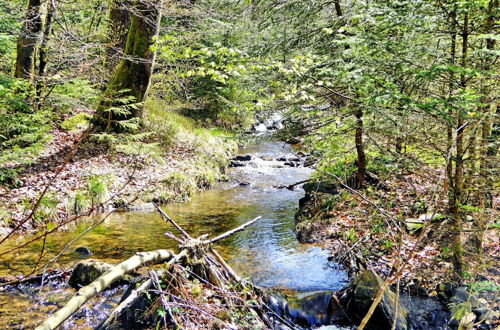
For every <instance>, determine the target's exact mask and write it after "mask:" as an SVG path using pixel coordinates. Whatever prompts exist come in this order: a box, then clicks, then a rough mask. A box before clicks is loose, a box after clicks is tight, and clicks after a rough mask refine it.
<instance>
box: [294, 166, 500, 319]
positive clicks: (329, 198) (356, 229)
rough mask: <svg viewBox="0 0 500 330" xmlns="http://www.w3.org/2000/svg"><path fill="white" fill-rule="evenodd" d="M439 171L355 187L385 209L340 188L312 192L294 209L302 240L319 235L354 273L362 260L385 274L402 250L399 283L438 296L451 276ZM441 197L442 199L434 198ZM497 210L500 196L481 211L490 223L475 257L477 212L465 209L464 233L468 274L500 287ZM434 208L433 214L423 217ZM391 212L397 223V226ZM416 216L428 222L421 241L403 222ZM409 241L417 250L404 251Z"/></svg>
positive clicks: (428, 170)
mask: <svg viewBox="0 0 500 330" xmlns="http://www.w3.org/2000/svg"><path fill="white" fill-rule="evenodd" d="M442 176H443V173H442V172H441V171H439V170H436V169H433V168H430V167H422V168H420V169H419V170H418V171H417V172H413V173H406V174H400V175H391V176H388V177H387V178H384V179H383V189H375V188H373V187H368V188H366V189H364V190H363V191H362V192H361V193H362V194H363V195H364V196H365V197H366V198H367V199H368V200H370V201H372V202H374V203H375V204H376V205H377V206H378V207H379V208H381V209H383V211H385V212H386V214H387V215H389V216H387V215H382V214H381V213H380V211H379V210H377V209H376V208H375V207H374V206H373V205H372V204H371V203H369V202H367V201H365V200H363V199H362V198H360V197H359V196H358V195H356V194H353V193H352V192H349V191H348V190H346V189H344V190H340V193H338V194H327V193H319V192H316V193H315V192H313V193H312V194H311V196H312V197H311V199H310V200H309V201H307V202H306V203H305V206H303V207H302V208H301V209H300V211H299V213H298V217H297V221H298V222H297V226H296V230H297V233H298V236H299V238H300V239H301V240H302V241H309V242H317V243H319V244H320V245H322V246H324V247H325V248H327V249H329V250H330V251H331V256H332V257H331V258H332V260H335V261H337V262H340V263H342V264H344V265H346V267H347V268H348V269H349V270H351V271H354V272H355V271H356V270H357V269H358V268H359V265H362V266H363V267H367V268H370V269H373V270H375V271H377V272H378V273H380V274H384V275H387V274H389V272H390V270H391V269H392V267H393V264H394V261H395V260H396V258H399V257H402V259H403V260H408V265H407V267H406V268H405V270H404V272H403V274H402V277H401V284H402V286H404V287H405V288H406V289H408V290H412V289H414V290H412V291H413V292H419V293H423V294H427V295H430V296H433V295H437V294H438V292H439V285H440V284H446V283H449V282H450V281H451V274H452V273H453V272H452V263H451V253H452V251H451V248H450V247H451V237H450V235H449V226H451V219H449V218H447V217H446V216H443V215H442V214H445V207H446V203H447V201H446V199H445V198H440V196H435V195H434V190H435V187H436V185H437V183H438V182H437V180H438V179H439V178H440V177H442ZM436 197H438V198H436ZM440 199H441V202H438V203H434V201H435V200H440ZM436 204H437V205H436ZM434 205H435V206H434ZM499 210H500V199H499V198H498V196H496V197H495V198H494V199H493V207H492V208H489V209H487V210H485V214H484V218H485V219H489V223H488V230H486V233H485V236H484V245H483V246H484V253H483V254H482V255H481V256H479V255H478V254H477V253H476V252H475V251H474V249H473V235H471V234H472V233H474V232H476V231H475V229H476V228H477V225H476V223H475V222H474V219H477V217H479V216H481V212H466V213H467V215H466V216H465V219H464V233H463V246H464V250H465V251H464V260H465V263H466V273H467V274H466V275H467V276H466V277H467V278H468V279H469V280H468V282H469V283H475V286H476V288H492V287H493V289H494V290H495V291H497V290H498V284H499V283H500V271H499V270H498V264H499V261H500V244H499V241H498V230H499V229H498V224H496V223H495V219H499V215H500V212H499ZM433 213H435V214H434V218H433V219H432V220H427V219H429V218H431V215H432V214H433ZM390 218H392V219H394V220H395V221H394V222H396V223H397V224H398V225H399V227H400V228H401V230H397V228H396V227H395V225H394V224H393V222H392V220H391V219H390ZM419 218H420V220H417V219H419ZM424 218H426V219H424ZM422 219H424V220H423V221H421V220H422ZM414 221H415V222H417V223H419V224H420V223H422V222H427V221H429V223H428V225H426V227H424V228H427V229H426V232H425V235H424V236H423V237H422V238H421V240H420V241H419V239H420V238H419V236H420V235H419V234H420V233H421V230H422V229H417V230H412V231H410V230H408V228H406V223H408V225H410V226H411V225H413V222H414ZM387 228H390V229H387ZM415 244H418V245H417V249H416V253H415V255H414V257H413V258H409V256H410V253H411V251H412V249H413V247H414V246H415ZM495 287H496V289H495ZM441 288H442V286H441ZM498 307H499V306H496V310H497V312H498ZM498 316H500V315H498ZM498 316H497V317H498Z"/></svg>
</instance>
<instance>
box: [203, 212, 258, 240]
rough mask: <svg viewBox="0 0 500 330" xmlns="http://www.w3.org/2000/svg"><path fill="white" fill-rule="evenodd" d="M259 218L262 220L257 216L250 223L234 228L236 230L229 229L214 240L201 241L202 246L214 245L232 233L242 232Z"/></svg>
mask: <svg viewBox="0 0 500 330" xmlns="http://www.w3.org/2000/svg"><path fill="white" fill-rule="evenodd" d="M260 218H262V217H261V216H258V217H257V218H255V219H253V220H250V221H248V222H247V223H244V224H242V225H241V226H239V227H236V228H234V229H231V230H230V231H227V232H225V233H224V234H221V235H219V236H217V237H214V238H212V239H209V240H206V241H203V242H202V244H213V243H215V242H218V241H220V240H222V239H224V238H226V237H228V236H231V235H232V234H234V233H237V232H239V231H242V230H243V229H245V228H246V227H248V226H250V225H252V224H254V223H255V222H256V221H257V220H259V219H260Z"/></svg>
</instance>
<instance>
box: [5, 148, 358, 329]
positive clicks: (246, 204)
mask: <svg viewBox="0 0 500 330" xmlns="http://www.w3.org/2000/svg"><path fill="white" fill-rule="evenodd" d="M240 155H245V156H246V158H247V159H248V158H250V160H246V159H245V160H244V161H242V162H240V163H239V164H240V165H244V166H237V167H231V168H230V169H229V171H228V176H229V178H230V180H229V181H228V182H223V183H220V184H218V185H216V186H215V187H214V188H213V189H211V190H209V191H203V192H199V193H197V194H196V195H195V196H194V197H193V198H191V199H190V200H189V201H188V202H186V203H176V204H170V205H167V206H164V207H163V209H164V210H165V212H166V213H167V214H168V215H169V216H170V217H172V218H173V219H175V220H176V221H177V222H178V223H179V224H180V225H181V226H182V227H183V228H184V229H186V230H187V231H188V232H189V233H191V234H192V235H194V236H197V235H201V234H205V233H207V234H210V236H213V235H215V234H219V233H222V232H225V231H227V230H229V229H231V228H234V227H236V226H238V225H240V224H242V223H244V222H246V221H248V220H250V219H252V218H254V217H256V216H262V219H261V220H259V221H257V223H255V224H254V225H253V226H251V227H249V228H248V229H247V230H245V231H243V232H240V233H238V234H237V235H233V236H231V237H229V238H228V239H226V240H224V241H222V242H221V243H220V244H218V245H217V250H218V251H219V252H220V253H221V254H222V256H223V257H224V258H225V259H226V260H227V261H228V262H229V264H230V265H231V266H233V268H234V269H235V270H236V271H238V272H239V273H240V274H242V275H244V276H247V277H249V278H251V279H252V280H253V281H254V283H255V284H257V285H258V286H261V287H265V288H276V289H278V291H280V290H281V292H286V295H287V296H288V298H287V299H288V301H289V302H288V307H287V310H288V311H289V313H290V314H291V315H292V316H293V318H295V319H296V321H297V322H299V323H301V324H307V323H308V324H309V325H310V326H311V325H320V324H322V323H324V321H325V317H326V316H325V315H326V313H325V311H324V310H322V308H323V309H325V308H326V305H327V304H328V302H324V303H323V306H322V304H321V303H319V305H318V301H322V300H324V298H325V297H331V294H330V291H331V290H338V289H341V288H342V287H343V286H345V284H346V283H347V280H348V277H347V273H346V272H345V271H344V270H342V269H341V268H339V266H337V265H335V264H331V263H329V262H328V260H327V257H328V252H327V251H326V250H323V249H322V248H320V247H318V246H314V245H310V244H302V243H299V242H298V241H297V239H296V236H295V233H294V231H293V228H294V214H295V212H296V210H297V207H298V200H299V199H300V198H301V197H302V195H303V190H302V189H300V188H296V189H295V190H288V189H279V188H277V187H279V186H286V185H290V184H293V183H296V182H298V181H301V180H305V179H308V178H309V177H310V175H311V174H312V170H310V169H309V168H306V167H303V166H302V165H301V164H300V163H297V164H298V165H297V164H294V166H293V167H292V166H290V165H285V163H286V162H287V160H285V159H292V158H296V156H295V155H294V150H293V149H292V147H291V146H289V145H286V144H284V143H282V142H275V141H270V140H262V141H260V142H257V143H254V144H251V145H249V146H247V147H244V148H242V149H241V150H240ZM248 156H250V157H248ZM86 227H87V226H86V225H85V224H84V223H81V224H79V225H77V226H76V228H75V229H74V230H70V231H65V232H59V233H55V234H53V235H51V236H50V237H48V238H47V242H46V249H47V251H48V255H47V256H46V258H49V257H50V256H54V255H55V254H56V253H58V252H59V251H60V249H61V248H62V247H63V246H64V245H65V244H67V242H69V241H71V240H72V239H74V238H75V237H77V236H78V235H79V234H81V233H82V232H83V231H84V230H85V229H86ZM168 231H172V232H174V233H175V229H174V228H173V227H172V226H171V225H169V224H167V223H165V221H164V220H163V219H162V218H161V217H160V215H159V214H158V213H156V212H149V213H148V212H126V213H115V214H113V215H112V216H111V217H109V218H108V219H107V220H106V221H105V222H104V223H103V224H101V225H99V226H98V227H96V228H95V229H94V230H92V231H91V232H89V233H88V234H87V235H86V236H84V237H83V238H82V239H80V240H79V241H78V242H77V243H75V244H74V245H73V246H72V247H71V248H70V249H68V250H69V251H68V252H67V253H64V254H63V255H62V257H61V258H60V259H59V266H61V267H67V266H68V265H71V264H73V263H75V262H77V261H79V260H81V258H82V256H81V255H79V254H78V253H75V252H74V250H75V249H76V248H77V247H87V248H88V249H90V251H91V252H92V256H91V257H92V258H95V259H98V260H102V261H106V262H111V263H118V262H119V261H122V260H124V259H126V258H128V257H130V256H132V255H133V254H134V253H135V252H137V251H149V250H155V249H160V248H170V249H176V243H175V242H174V241H172V240H171V239H169V238H168V237H166V236H165V234H164V233H165V232H168ZM13 243H19V242H13ZM41 244H42V243H41V242H37V243H36V244H31V245H30V246H29V247H27V248H25V249H23V250H20V251H18V252H17V253H16V254H11V255H10V257H8V258H5V259H4V258H3V259H2V260H1V261H0V275H6V274H11V275H15V274H21V273H27V272H29V271H30V270H31V267H33V266H34V264H35V263H36V261H37V259H38V251H39V250H40V248H41ZM8 248H9V246H2V249H8ZM54 268H57V267H56V266H54ZM122 290H123V288H120V287H118V288H115V289H113V290H109V291H108V292H107V293H105V294H104V295H102V296H101V297H99V298H96V300H99V301H95V302H94V305H93V307H86V308H84V309H82V310H81V311H80V312H79V313H78V314H77V316H76V319H75V317H73V318H72V319H71V320H69V321H68V322H66V323H65V327H67V328H71V327H74V326H75V325H79V327H93V326H94V325H95V324H93V323H92V322H98V320H99V319H103V318H105V316H106V314H107V313H108V312H109V311H110V310H111V309H112V308H113V307H114V306H116V304H117V302H118V301H119V299H120V295H121V292H122ZM73 293H74V291H73V290H72V289H68V288H67V287H65V285H64V283H60V282H54V283H51V284H49V285H46V286H45V287H43V288H41V289H39V288H36V287H33V286H29V285H26V286H18V287H17V288H16V289H11V290H7V292H4V293H2V294H1V295H0V314H1V315H0V327H1V328H4V327H9V328H12V327H14V328H18V327H22V326H25V327H32V326H33V325H35V324H38V323H40V322H41V321H42V320H43V319H44V318H45V317H46V316H47V314H48V313H50V312H51V311H54V310H55V309H57V308H59V307H61V306H63V305H64V303H65V302H66V301H67V300H68V299H69V297H70V296H71V295H72V294H73ZM290 297H292V298H290ZM307 301H310V303H309V304H308V303H307ZM304 302H306V303H304ZM311 305H314V306H311ZM83 315H85V316H90V317H85V318H81V319H80V320H78V316H80V317H81V316H83ZM89 320H94V321H89ZM82 322H83V323H82ZM88 322H91V323H88Z"/></svg>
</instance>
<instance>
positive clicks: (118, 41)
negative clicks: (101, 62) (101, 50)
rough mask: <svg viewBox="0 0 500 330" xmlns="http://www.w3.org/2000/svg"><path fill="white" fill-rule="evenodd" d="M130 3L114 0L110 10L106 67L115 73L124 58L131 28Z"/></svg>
mask: <svg viewBox="0 0 500 330" xmlns="http://www.w3.org/2000/svg"><path fill="white" fill-rule="evenodd" d="M130 21H131V17H130V3H129V1H126V0H113V1H111V4H110V9H109V28H108V38H109V39H108V44H107V49H106V67H108V68H109V69H110V71H113V70H114V69H116V66H117V65H118V64H119V63H120V60H121V59H122V58H123V55H124V51H125V47H126V45H127V36H128V31H129V28H130Z"/></svg>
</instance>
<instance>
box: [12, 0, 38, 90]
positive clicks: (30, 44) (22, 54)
mask: <svg viewBox="0 0 500 330" xmlns="http://www.w3.org/2000/svg"><path fill="white" fill-rule="evenodd" d="M41 12H42V0H29V2H28V11H27V13H26V19H25V21H24V24H23V27H22V29H21V33H20V35H19V39H18V40H17V55H16V70H15V72H14V76H15V77H16V78H23V79H28V80H29V81H33V79H34V78H35V56H36V49H37V47H38V45H39V43H40V38H41V32H42V28H43V24H42V17H41Z"/></svg>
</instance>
